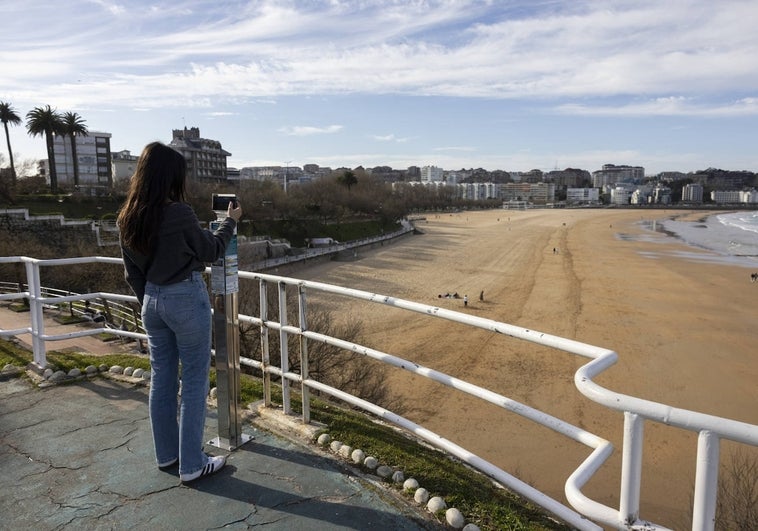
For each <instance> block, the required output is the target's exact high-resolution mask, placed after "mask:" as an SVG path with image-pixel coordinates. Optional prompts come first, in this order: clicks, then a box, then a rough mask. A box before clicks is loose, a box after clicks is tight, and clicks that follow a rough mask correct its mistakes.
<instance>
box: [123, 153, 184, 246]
mask: <svg viewBox="0 0 758 531" xmlns="http://www.w3.org/2000/svg"><path fill="white" fill-rule="evenodd" d="M186 175H187V161H186V160H185V159H184V156H183V155H182V154H181V153H179V152H178V151H176V150H174V149H172V148H170V147H168V146H166V145H164V144H161V143H160V142H152V143H150V144H148V145H147V146H145V149H143V150H142V154H141V155H140V157H139V160H138V161H137V170H136V171H135V172H134V175H133V176H132V179H131V181H130V183H129V191H128V193H127V195H126V201H125V202H124V206H123V207H121V210H120V211H119V213H118V219H117V223H118V228H119V231H120V232H121V241H122V243H123V245H124V246H126V247H127V248H129V249H132V250H134V251H137V252H138V253H141V254H143V255H146V256H149V255H150V254H152V252H153V247H154V245H155V240H156V236H157V234H158V230H159V229H160V226H161V221H163V212H164V209H165V208H166V204H167V203H169V202H171V201H184V200H185V180H186Z"/></svg>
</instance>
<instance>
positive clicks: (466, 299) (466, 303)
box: [463, 295, 468, 306]
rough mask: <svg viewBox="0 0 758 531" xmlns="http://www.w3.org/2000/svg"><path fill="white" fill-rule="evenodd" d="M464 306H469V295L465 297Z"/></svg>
mask: <svg viewBox="0 0 758 531" xmlns="http://www.w3.org/2000/svg"><path fill="white" fill-rule="evenodd" d="M463 306H468V295H464V296H463Z"/></svg>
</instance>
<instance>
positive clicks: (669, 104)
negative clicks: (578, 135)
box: [555, 96, 758, 117]
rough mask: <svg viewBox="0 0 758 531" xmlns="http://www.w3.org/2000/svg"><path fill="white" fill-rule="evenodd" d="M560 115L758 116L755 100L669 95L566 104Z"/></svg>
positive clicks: (557, 108) (558, 110) (558, 108)
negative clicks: (615, 102)
mask: <svg viewBox="0 0 758 531" xmlns="http://www.w3.org/2000/svg"><path fill="white" fill-rule="evenodd" d="M555 111H557V112H558V113H560V114H571V115H580V116H700V117H728V116H747V115H756V114H758V98H742V99H740V100H736V101H730V102H725V103H721V102H719V103H707V104H706V103H699V102H698V101H697V100H695V99H694V98H687V97H683V96H671V97H665V98H655V99H652V100H646V101H633V102H630V103H627V104H622V105H585V104H573V103H567V104H564V105H559V106H557V107H555Z"/></svg>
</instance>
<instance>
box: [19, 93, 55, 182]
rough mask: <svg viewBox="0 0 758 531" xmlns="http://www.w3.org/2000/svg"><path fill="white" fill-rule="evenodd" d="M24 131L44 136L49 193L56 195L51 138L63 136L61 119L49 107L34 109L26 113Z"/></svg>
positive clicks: (53, 150) (53, 153)
mask: <svg viewBox="0 0 758 531" xmlns="http://www.w3.org/2000/svg"><path fill="white" fill-rule="evenodd" d="M26 129H27V131H28V132H29V134H30V135H32V136H37V135H39V136H44V137H45V143H46V144H47V163H48V166H49V167H50V191H51V192H52V193H54V194H56V193H58V173H57V172H56V171H55V149H53V137H54V136H55V135H60V134H63V119H62V118H61V115H60V114H58V113H57V112H56V111H55V109H53V108H51V107H50V106H49V105H47V106H45V107H44V108H42V107H35V108H34V109H32V110H31V111H29V112H28V113H26Z"/></svg>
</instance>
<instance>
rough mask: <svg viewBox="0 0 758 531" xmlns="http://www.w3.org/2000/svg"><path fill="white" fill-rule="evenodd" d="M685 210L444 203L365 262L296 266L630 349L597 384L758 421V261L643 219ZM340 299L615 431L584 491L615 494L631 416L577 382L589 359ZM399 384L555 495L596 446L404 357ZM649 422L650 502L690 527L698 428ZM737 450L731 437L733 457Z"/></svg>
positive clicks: (306, 275) (502, 382) (417, 344)
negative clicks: (455, 206) (409, 367)
mask: <svg viewBox="0 0 758 531" xmlns="http://www.w3.org/2000/svg"><path fill="white" fill-rule="evenodd" d="M673 214H674V211H668V212H666V211H663V210H660V211H658V210H642V211H636V210H624V211H616V210H535V211H504V210H497V211H486V212H462V213H457V214H453V215H450V214H440V215H434V214H431V215H428V216H427V219H426V221H421V222H419V223H418V227H419V229H421V230H422V231H423V232H424V234H423V235H414V236H409V237H405V238H402V239H400V240H398V241H397V242H395V243H392V244H389V245H387V246H384V247H382V248H379V249H376V250H372V251H367V252H363V253H360V254H359V259H358V260H356V261H351V262H329V263H324V264H318V265H314V266H311V267H308V268H306V269H301V270H299V271H296V272H294V273H292V274H291V275H289V276H293V277H296V278H303V279H307V280H318V281H321V282H327V283H331V284H337V285H341V286H348V287H352V288H357V289H362V290H366V291H371V292H376V293H381V294H384V295H390V296H394V297H399V298H402V299H407V300H412V301H417V302H421V303H427V304H432V305H438V306H440V307H444V308H449V309H454V310H458V311H461V312H464V313H468V314H471V315H477V316H481V317H486V318H490V319H494V320H497V321H502V322H505V323H510V324H513V325H517V326H521V327H525V328H529V329H534V330H538V331H541V332H545V333H548V334H553V335H557V336H561V337H566V338H570V339H575V340H577V341H581V342H584V343H588V344H591V345H596V346H600V347H604V348H609V349H612V350H614V351H616V352H617V353H618V354H619V362H618V363H617V364H616V365H614V366H613V367H612V368H611V369H609V370H608V371H606V372H605V373H604V374H602V375H600V376H599V377H598V378H597V379H596V381H597V382H598V383H599V384H601V385H603V386H605V387H607V388H609V389H611V390H613V391H617V392H621V393H626V394H629V395H633V396H636V397H640V398H645V399H648V400H652V401H656V402H662V403H665V404H668V405H670V406H675V407H680V408H686V409H692V410H696V411H700V412H703V413H709V414H713V415H717V416H722V417H727V418H732V419H736V420H741V421H744V422H749V423H751V424H758V407H756V404H758V385H757V384H756V382H758V360H757V359H756V356H755V346H756V344H758V341H757V340H758V328H757V327H756V326H755V324H756V304H755V298H756V297H758V283H756V284H751V283H750V278H749V277H750V273H751V272H752V270H750V269H747V268H745V267H740V266H736V265H733V264H720V263H712V262H711V263H700V262H698V261H697V260H692V259H685V258H682V256H681V254H677V253H682V252H687V253H688V255H687V256H691V253H705V251H702V250H697V249H693V248H690V247H687V246H686V245H684V244H682V243H681V242H678V241H677V240H675V239H672V238H670V237H667V236H665V235H663V234H660V233H655V232H652V231H649V230H646V229H645V228H644V227H643V226H642V223H641V222H642V221H643V220H645V221H652V220H655V219H661V218H664V217H669V216H671V215H673ZM677 214H680V213H677ZM704 215H707V214H706V213H703V212H699V213H698V212H695V213H689V214H687V218H689V219H693V220H694V219H699V218H702V217H703V216H704ZM680 219H685V218H680ZM554 249H555V251H554ZM482 290H483V291H484V300H483V301H480V300H479V295H480V292H481V291H482ZM448 292H449V293H454V292H458V294H459V295H460V296H463V295H464V294H466V295H468V299H469V303H468V306H467V307H464V304H463V300H462V299H446V298H439V297H438V295H439V294H445V293H448ZM335 309H338V310H339V314H338V315H341V316H349V318H355V319H359V320H360V321H362V323H363V331H364V338H365V342H364V344H365V345H367V346H370V347H373V348H376V349H380V350H383V351H385V352H390V353H392V354H395V355H398V356H401V357H404V358H406V359H409V360H412V361H414V362H417V363H419V364H422V365H425V366H428V367H431V368H434V369H437V370H440V371H443V372H446V373H448V374H450V375H453V376H456V377H458V378H461V379H463V380H466V381H469V382H471V383H475V384H478V385H481V386H483V387H485V388H488V389H491V390H493V391H496V392H498V393H501V394H503V395H505V396H508V397H510V398H513V399H515V400H519V401H523V402H524V403H526V404H528V405H530V406H532V407H536V408H538V409H541V410H543V411H546V412H548V413H550V414H551V415H554V416H556V417H558V418H560V419H563V420H566V421H568V422H570V423H572V424H575V425H578V426H581V427H583V428H585V429H587V430H589V431H591V432H593V433H595V434H597V435H599V436H601V437H603V438H605V439H608V440H610V441H611V442H612V443H613V444H614V447H615V450H614V454H613V456H612V457H611V459H610V460H609V462H608V463H607V464H606V465H605V466H604V467H603V468H602V469H601V471H600V472H599V473H598V474H597V475H596V477H595V478H593V479H592V480H591V481H590V483H589V484H588V485H587V486H586V487H585V489H584V491H585V493H587V494H588V495H590V496H591V497H593V498H594V499H596V500H598V501H600V502H602V503H605V504H608V505H611V506H614V507H617V505H618V501H617V500H618V492H619V478H620V468H621V437H622V427H623V414H622V413H620V412H615V411H610V410H607V409H605V408H603V407H601V406H599V405H597V404H595V403H593V402H591V401H590V400H588V399H586V398H584V397H583V396H582V395H581V394H580V393H579V392H578V391H577V390H576V388H575V387H574V384H573V375H574V372H575V371H576V369H577V368H578V367H580V366H581V365H582V364H583V363H585V362H586V361H587V360H586V359H582V358H579V357H576V356H572V355H569V354H566V353H563V352H561V351H556V350H551V349H548V348H545V347H539V346H536V345H533V344H530V343H526V342H523V341H519V340H516V339H513V338H508V337H504V336H501V335H495V334H492V333H489V332H486V331H480V330H475V329H470V328H466V327H463V326H461V325H457V324H454V323H451V322H449V321H444V320H438V319H429V318H427V317H425V316H423V315H416V314H410V313H408V312H400V311H397V310H393V309H388V308H386V307H383V306H378V305H369V304H366V303H353V302H343V301H340V304H339V307H338V308H335ZM388 385H391V386H392V389H393V390H396V392H398V393H400V394H401V395H402V396H403V397H404V398H405V399H406V405H407V406H408V410H407V411H406V414H407V416H408V417H410V418H411V419H413V420H415V421H417V422H419V423H420V424H422V425H424V426H426V427H428V428H430V429H432V430H434V431H436V432H438V433H440V434H442V435H443V436H445V437H446V438H448V439H450V440H452V441H454V442H456V443H458V444H460V445H462V446H463V447H465V448H467V449H469V450H471V451H472V452H474V453H477V454H479V455H481V456H482V457H484V458H485V459H487V460H489V461H491V462H493V463H495V464H497V465H498V466H500V467H501V468H503V469H504V470H506V471H508V472H510V473H513V474H515V475H517V476H518V477H520V478H521V479H523V480H525V481H527V482H529V483H531V484H533V485H534V486H535V487H537V488H539V489H540V490H542V491H544V492H546V493H547V494H549V495H550V496H552V497H554V498H556V499H559V500H562V501H565V497H564V494H563V484H564V482H565V479H566V478H567V477H568V476H569V474H571V472H573V470H574V469H575V468H576V466H578V464H579V463H580V462H581V461H582V460H583V459H584V458H585V457H586V456H587V455H589V449H588V448H586V447H584V446H582V445H580V444H578V443H574V442H573V441H570V440H567V439H566V438H564V437H563V436H560V435H557V434H555V433H553V432H552V431H550V430H548V429H545V428H541V427H535V426H534V425H532V424H531V423H530V422H528V421H525V420H523V419H522V418H521V417H518V416H516V415H514V414H511V413H507V412H503V411H502V410H499V409H498V408H495V407H494V406H491V405H489V404H485V403H483V402H480V401H478V400H476V399H473V398H471V397H468V396H467V395H464V394H462V393H459V392H455V391H451V390H450V389H447V388H443V387H442V386H440V385H438V384H435V383H431V382H427V381H422V379H420V378H417V377H413V376H412V375H410V374H407V373H404V372H402V373H401V371H394V372H392V373H391V375H390V377H389V381H388ZM645 436H646V444H645V449H644V452H645V467H644V468H643V478H642V481H643V492H642V502H641V511H640V515H641V517H643V518H645V519H648V520H651V521H654V522H656V523H659V524H663V525H667V526H668V527H672V528H676V529H680V528H683V527H687V522H688V521H689V516H688V513H689V506H690V503H691V501H690V500H691V491H692V486H693V485H694V469H695V449H696V441H697V436H696V435H695V434H691V433H689V432H685V431H682V430H679V429H675V428H670V427H667V426H663V425H658V424H654V423H651V422H647V423H645ZM731 450H732V446H731V445H730V444H727V443H726V442H725V443H723V445H722V455H725V456H728V455H729V453H730V451H731ZM750 451H751V452H752V451H753V450H752V449H751V450H750ZM753 453H755V452H753Z"/></svg>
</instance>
